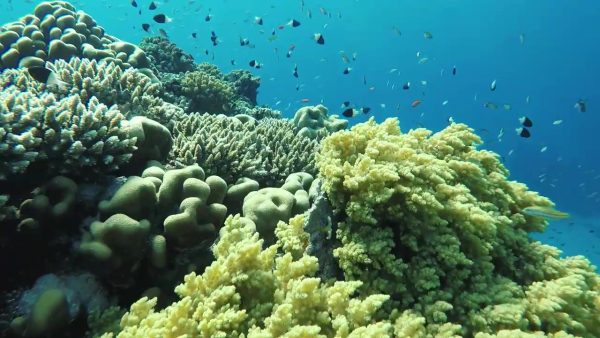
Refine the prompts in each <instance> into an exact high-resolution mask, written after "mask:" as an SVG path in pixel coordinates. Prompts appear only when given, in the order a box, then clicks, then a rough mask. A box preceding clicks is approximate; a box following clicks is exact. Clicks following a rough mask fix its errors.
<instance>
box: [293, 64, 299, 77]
mask: <svg viewBox="0 0 600 338" xmlns="http://www.w3.org/2000/svg"><path fill="white" fill-rule="evenodd" d="M292 75H294V77H295V78H298V65H294V71H293V72H292Z"/></svg>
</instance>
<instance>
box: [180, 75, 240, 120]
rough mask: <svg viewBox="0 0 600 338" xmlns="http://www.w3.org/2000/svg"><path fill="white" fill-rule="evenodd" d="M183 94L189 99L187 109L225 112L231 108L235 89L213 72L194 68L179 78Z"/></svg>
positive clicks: (215, 112)
mask: <svg viewBox="0 0 600 338" xmlns="http://www.w3.org/2000/svg"><path fill="white" fill-rule="evenodd" d="M181 88H182V91H183V94H184V95H185V96H186V97H188V98H189V99H190V102H189V105H188V111H192V112H202V113H204V112H208V113H213V114H220V113H227V112H228V111H229V110H231V108H232V102H233V101H234V96H235V90H234V88H233V86H232V85H231V84H230V83H229V82H226V81H224V80H223V79H222V78H221V77H220V76H217V75H215V74H214V72H212V73H211V72H210V71H203V70H196V71H193V72H189V73H186V74H185V75H184V76H183V79H182V80H181Z"/></svg>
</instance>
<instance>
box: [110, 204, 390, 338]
mask: <svg viewBox="0 0 600 338" xmlns="http://www.w3.org/2000/svg"><path fill="white" fill-rule="evenodd" d="M262 242H263V241H262V240H261V239H260V238H259V236H258V234H257V233H256V227H255V225H254V223H253V222H252V221H250V220H248V219H246V218H243V217H239V216H235V217H230V218H228V219H227V220H226V221H225V226H224V227H223V228H222V229H221V231H220V240H219V242H218V243H217V244H216V245H215V246H214V247H213V254H214V256H215V259H216V260H215V261H214V262H213V263H212V264H211V265H210V266H209V267H207V268H206V270H205V271H204V273H203V274H202V275H196V274H195V273H191V274H189V275H187V276H186V277H185V280H184V282H183V283H182V284H181V285H179V286H177V288H176V289H175V291H176V293H177V294H178V295H179V297H181V299H180V300H179V301H177V302H175V303H173V304H171V305H169V306H168V307H167V308H165V309H162V310H160V311H156V310H155V309H154V307H155V305H156V299H148V298H142V299H140V300H138V301H137V302H136V303H134V304H133V305H132V306H131V309H130V311H129V312H128V313H126V314H125V315H124V316H123V318H122V320H121V327H122V331H121V332H120V333H119V334H118V335H117V337H122V338H126V337H165V338H167V337H182V336H188V337H231V336H236V337H237V336H241V335H244V336H246V337H333V336H336V337H385V336H387V335H388V334H389V333H390V332H391V329H392V326H391V324H389V323H388V322H386V321H378V320H376V319H375V313H376V312H377V310H378V309H379V308H380V307H381V305H382V304H383V303H384V302H385V301H386V300H387V299H388V296H385V295H371V296H369V297H367V298H365V299H359V298H356V297H353V296H352V295H353V294H354V292H355V290H356V289H357V288H358V287H359V286H360V285H361V282H356V281H355V282H335V283H334V284H331V285H330V284H325V283H323V282H322V281H321V280H320V279H319V278H315V277H312V276H313V275H314V274H315V272H316V270H317V268H318V263H317V259H316V258H314V257H311V256H308V255H303V256H302V257H299V258H294V255H293V252H296V251H297V250H296V249H298V248H297V246H294V248H295V249H294V250H292V251H291V252H287V251H284V254H283V255H277V252H278V249H280V248H279V247H278V245H272V246H269V247H267V248H266V249H263V248H262V247H263V243H262ZM299 245H300V246H301V244H299ZM284 249H287V247H284ZM107 336H111V335H107Z"/></svg>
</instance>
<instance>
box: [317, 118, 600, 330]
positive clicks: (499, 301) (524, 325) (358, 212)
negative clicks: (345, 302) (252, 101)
mask: <svg viewBox="0 0 600 338" xmlns="http://www.w3.org/2000/svg"><path fill="white" fill-rule="evenodd" d="M480 142H481V140H480V139H479V137H477V136H476V135H475V134H474V133H473V131H472V130H471V129H469V128H468V127H467V126H465V125H462V124H452V125H450V126H449V127H447V128H446V129H444V130H442V131H441V132H439V133H436V134H433V135H432V134H431V132H429V131H427V130H424V129H416V130H411V131H409V132H408V133H406V134H403V133H401V132H400V128H399V127H398V122H397V120H395V119H388V120H386V121H385V122H383V123H382V124H380V125H377V124H376V123H375V122H374V121H373V120H372V119H371V120H370V121H369V122H367V123H363V124H359V125H357V126H355V127H353V128H352V130H351V131H342V132H338V133H335V134H333V135H331V136H330V137H328V138H326V139H325V140H324V142H323V144H322V148H321V151H320V154H319V155H318V156H317V166H318V168H319V172H320V174H321V177H322V179H323V184H324V189H325V191H326V192H327V194H328V196H329V197H330V199H331V201H332V204H333V205H334V206H335V207H336V208H337V209H338V211H339V212H341V213H342V214H343V215H345V218H346V220H345V222H343V223H340V224H339V225H338V226H339V227H338V229H337V232H336V236H337V237H338V238H339V239H340V241H341V243H342V246H341V247H339V248H337V249H335V250H334V255H335V256H336V257H337V258H338V260H339V264H340V267H341V268H342V270H343V271H344V275H345V277H346V279H347V280H360V281H363V282H364V285H363V287H362V289H361V293H362V294H363V295H369V294H371V293H384V294H389V295H390V296H391V299H392V302H390V303H389V305H390V308H392V307H395V308H397V309H399V310H400V311H412V312H411V314H410V316H411V317H414V320H416V321H418V322H420V324H418V326H420V327H421V328H420V329H419V330H417V331H420V332H421V333H422V334H419V335H417V334H415V335H414V336H417V337H425V336H427V335H426V334H427V333H429V334H433V333H436V334H437V333H439V332H440V330H442V331H446V330H447V329H450V331H451V332H454V333H453V334H454V335H457V336H458V335H461V336H473V335H476V334H477V333H479V334H480V336H485V334H492V333H495V332H498V331H500V330H522V331H523V332H543V333H544V334H548V335H560V334H561V332H562V331H565V332H567V333H569V334H573V335H576V336H582V337H592V336H598V335H600V331H598V330H599V328H600V317H598V313H600V276H598V275H597V274H596V273H595V272H594V269H595V268H594V267H593V266H591V265H590V264H589V261H587V260H586V259H585V258H583V257H573V258H567V259H564V260H563V259H559V252H558V250H556V249H555V248H551V247H548V246H543V245H541V244H539V243H537V242H534V241H532V240H531V239H530V238H529V237H528V233H529V232H532V231H543V230H544V226H545V221H544V220H543V219H541V218H536V217H530V216H527V215H526V214H524V213H523V212H522V210H523V209H524V208H526V207H528V206H533V205H536V206H550V205H551V202H550V201H549V200H548V199H546V198H544V197H541V196H539V195H538V194H537V193H535V192H531V191H528V190H527V187H526V186H525V185H523V184H520V183H517V182H512V181H508V180H507V175H508V171H507V170H506V169H505V168H504V167H503V166H502V164H501V163H500V161H499V160H498V157H497V155H496V154H494V153H492V152H489V151H485V150H477V149H476V145H477V144H478V143H480ZM415 325H416V324H415ZM415 330H416V329H415Z"/></svg>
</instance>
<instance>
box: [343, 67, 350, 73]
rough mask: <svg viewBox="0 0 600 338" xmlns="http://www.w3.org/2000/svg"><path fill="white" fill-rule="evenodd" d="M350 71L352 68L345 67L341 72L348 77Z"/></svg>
mask: <svg viewBox="0 0 600 338" xmlns="http://www.w3.org/2000/svg"><path fill="white" fill-rule="evenodd" d="M351 70H352V68H350V67H346V68H344V71H343V73H344V75H348V74H350V71H351Z"/></svg>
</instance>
